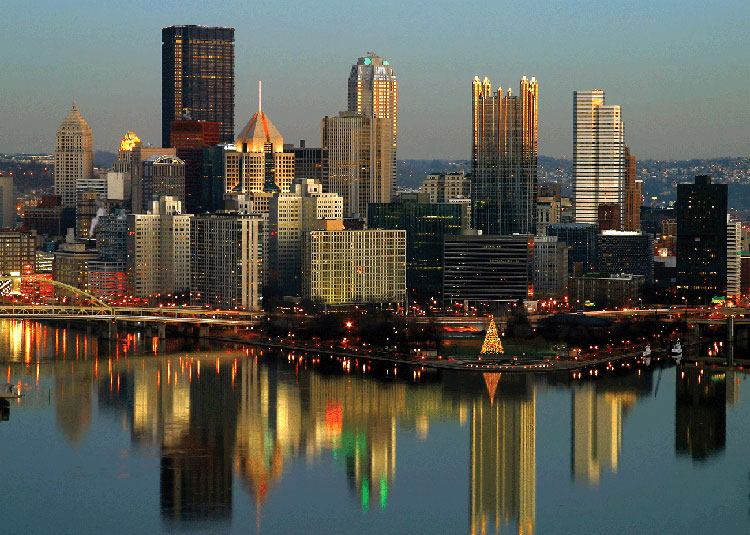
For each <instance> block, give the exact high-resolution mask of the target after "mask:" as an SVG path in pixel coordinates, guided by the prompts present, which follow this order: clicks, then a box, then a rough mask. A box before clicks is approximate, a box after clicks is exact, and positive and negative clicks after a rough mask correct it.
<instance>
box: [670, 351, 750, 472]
mask: <svg viewBox="0 0 750 535" xmlns="http://www.w3.org/2000/svg"><path fill="white" fill-rule="evenodd" d="M735 400H737V401H738V400H739V385H737V384H736V377H735V375H734V372H732V375H731V377H727V374H726V373H725V372H724V371H716V370H711V369H701V368H696V367H687V366H685V367H683V368H682V369H678V370H677V372H676V373H675V451H676V452H677V454H678V455H689V456H690V457H692V458H693V460H694V461H704V460H706V459H708V458H709V457H711V456H712V455H714V454H715V453H718V452H721V451H723V450H724V446H725V443H726V420H727V409H726V406H727V403H732V402H735Z"/></svg>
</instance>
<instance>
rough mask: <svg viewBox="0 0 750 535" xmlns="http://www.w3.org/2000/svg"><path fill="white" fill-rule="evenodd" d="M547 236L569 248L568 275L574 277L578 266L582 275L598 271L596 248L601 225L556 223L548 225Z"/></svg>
mask: <svg viewBox="0 0 750 535" xmlns="http://www.w3.org/2000/svg"><path fill="white" fill-rule="evenodd" d="M547 235H548V236H557V240H558V241H561V242H563V243H565V244H567V246H568V273H569V274H570V275H573V274H574V272H575V268H576V266H578V267H579V269H580V272H581V273H588V272H591V271H594V270H595V269H596V262H597V256H596V247H597V245H598V243H597V241H598V235H599V225H597V224H590V223H554V224H550V225H547Z"/></svg>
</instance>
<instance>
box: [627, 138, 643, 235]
mask: <svg viewBox="0 0 750 535" xmlns="http://www.w3.org/2000/svg"><path fill="white" fill-rule="evenodd" d="M635 163H636V162H635V156H633V155H632V154H630V147H627V146H626V147H625V210H624V212H625V221H624V225H623V229H622V230H641V206H642V205H643V181H642V180H636V179H635V174H636V171H635Z"/></svg>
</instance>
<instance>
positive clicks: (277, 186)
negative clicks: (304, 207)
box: [223, 99, 294, 213]
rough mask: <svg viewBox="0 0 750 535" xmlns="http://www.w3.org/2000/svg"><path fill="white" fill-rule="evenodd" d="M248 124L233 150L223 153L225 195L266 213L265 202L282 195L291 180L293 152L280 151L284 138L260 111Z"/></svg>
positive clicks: (259, 110) (258, 211)
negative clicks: (239, 197)
mask: <svg viewBox="0 0 750 535" xmlns="http://www.w3.org/2000/svg"><path fill="white" fill-rule="evenodd" d="M260 105H261V103H260V99H258V111H257V112H256V113H255V114H254V115H253V116H252V118H251V119H250V121H248V123H247V125H246V126H245V128H243V129H242V132H240V135H239V136H237V140H236V142H235V148H236V150H234V151H232V150H224V151H223V154H224V183H225V188H226V189H225V191H226V193H228V194H233V195H237V194H240V195H245V196H246V197H247V198H248V199H250V200H252V201H253V203H254V211H255V212H257V213H265V212H268V200H269V198H270V197H271V196H272V195H273V194H274V193H278V192H283V193H286V192H288V191H289V187H290V186H291V184H292V180H293V179H294V152H287V151H285V150H284V138H283V137H281V134H280V133H279V131H278V130H277V129H276V127H275V126H274V125H273V123H272V122H271V119H269V118H268V116H267V115H266V113H265V112H263V111H262V110H261V109H260Z"/></svg>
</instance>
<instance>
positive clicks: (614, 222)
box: [596, 203, 622, 230]
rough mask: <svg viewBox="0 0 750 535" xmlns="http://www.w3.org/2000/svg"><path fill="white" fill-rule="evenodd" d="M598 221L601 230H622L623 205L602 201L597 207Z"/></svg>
mask: <svg viewBox="0 0 750 535" xmlns="http://www.w3.org/2000/svg"><path fill="white" fill-rule="evenodd" d="M596 220H597V223H599V230H621V229H622V205H620V204H614V203H601V204H600V205H599V206H598V207H597V217H596Z"/></svg>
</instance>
